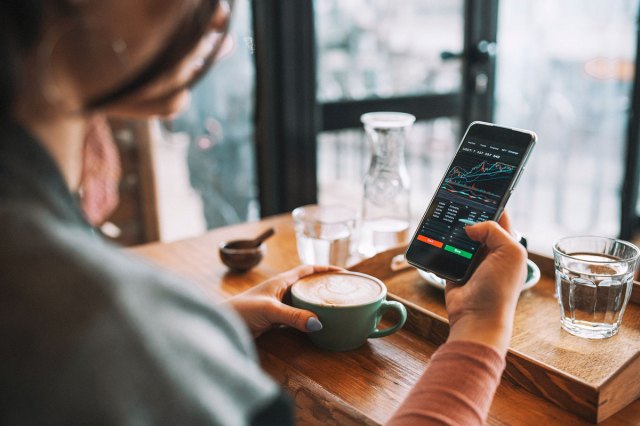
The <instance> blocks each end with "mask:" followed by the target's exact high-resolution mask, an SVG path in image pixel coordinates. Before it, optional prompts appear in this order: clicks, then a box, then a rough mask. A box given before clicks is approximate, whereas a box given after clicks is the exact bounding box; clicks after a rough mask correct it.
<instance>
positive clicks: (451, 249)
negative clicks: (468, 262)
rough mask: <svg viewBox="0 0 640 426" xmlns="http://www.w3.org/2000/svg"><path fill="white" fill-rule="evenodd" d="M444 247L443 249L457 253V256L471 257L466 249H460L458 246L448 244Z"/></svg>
mask: <svg viewBox="0 0 640 426" xmlns="http://www.w3.org/2000/svg"><path fill="white" fill-rule="evenodd" d="M444 249H445V251H448V252H451V253H453V254H457V255H458V256H462V257H466V258H467V259H471V258H472V257H473V254H472V253H469V252H468V251H464V250H460V249H459V248H456V247H453V246H450V245H448V244H447V245H446V246H444Z"/></svg>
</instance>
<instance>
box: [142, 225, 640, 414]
mask: <svg viewBox="0 0 640 426" xmlns="http://www.w3.org/2000/svg"><path fill="white" fill-rule="evenodd" d="M269 226H273V227H274V228H275V229H276V235H275V236H274V237H273V238H271V239H270V240H269V241H268V242H267V254H266V256H265V259H264V260H263V261H262V263H261V264H260V265H259V266H257V267H256V268H254V269H253V270H251V271H249V272H247V273H244V274H234V273H230V272H228V270H227V268H226V267H225V266H224V265H223V264H222V263H221V261H220V259H219V256H218V253H217V247H218V244H219V243H220V242H222V241H225V240H231V239H238V238H248V237H252V236H255V235H257V234H258V233H260V232H261V231H262V230H264V229H266V228H267V227H269ZM132 251H134V252H136V253H138V254H140V255H143V256H145V257H148V258H150V259H151V260H152V261H154V262H157V263H159V264H160V265H162V266H163V267H165V268H168V269H171V270H173V271H175V272H177V273H179V274H181V275H184V276H186V277H187V278H190V279H191V280H193V281H195V283H197V284H198V285H200V286H202V288H203V289H204V290H205V291H206V292H208V293H209V294H210V295H211V297H212V299H214V300H220V299H223V298H227V297H229V296H230V295H234V294H237V293H239V292H242V291H244V290H246V289H248V288H250V287H251V286H253V285H256V284H258V283H260V282H261V281H263V280H265V279H267V278H269V277H271V276H273V275H274V274H277V273H279V272H282V271H285V270H287V269H290V268H292V267H294V266H296V265H298V264H299V260H298V255H297V251H296V246H295V237H294V232H293V224H292V222H291V219H290V218H289V216H288V215H283V216H276V217H273V218H269V219H265V220H262V221H260V222H256V223H247V224H242V225H236V226H230V227H225V228H220V229H217V230H214V231H212V232H209V233H207V234H206V235H203V236H200V237H196V238H192V239H188V240H185V241H179V242H174V243H168V244H163V243H156V244H149V245H145V246H140V247H137V248H134V249H132ZM361 268H365V269H366V264H365V265H364V266H362V267H361ZM356 269H358V267H356ZM543 279H548V278H543ZM543 284H544V285H547V286H548V285H549V283H548V282H547V283H543V282H541V283H540V284H539V286H542V285H543ZM388 285H389V284H388ZM434 291H435V290H434ZM390 292H391V287H390ZM431 297H432V299H431V300H435V302H434V303H438V300H439V299H438V297H441V296H438V295H437V294H434V295H432V296H431ZM442 302H443V298H441V300H440V302H439V303H441V304H442ZM442 306H443V305H442ZM440 308H442V307H440ZM440 308H438V309H440ZM438 309H434V310H438ZM634 309H635V308H634ZM558 315H559V314H558ZM634 315H635V314H634ZM438 318H439V317H438V315H434V317H433V318H432V319H428V318H427V319H423V323H420V322H418V323H417V324H418V326H416V323H415V322H414V325H413V327H405V328H409V329H411V328H413V331H414V332H410V330H403V331H402V332H398V333H396V334H394V335H392V336H389V337H386V338H382V339H373V340H370V341H369V342H368V343H367V344H365V346H363V347H362V348H360V349H357V350H355V351H351V352H345V353H333V352H328V351H322V350H319V349H317V348H315V347H314V346H312V345H311V343H310V342H309V341H308V340H307V339H306V337H305V336H304V334H303V333H300V332H297V331H295V330H291V329H278V330H274V331H271V332H269V333H267V334H265V335H263V336H262V337H261V338H259V339H258V340H257V346H258V350H259V354H260V360H261V364H262V366H263V368H264V369H265V370H266V371H267V372H268V373H269V374H271V376H272V377H274V379H275V380H276V381H278V382H279V383H281V384H282V385H283V386H284V387H285V388H286V389H287V390H288V391H289V393H290V394H291V396H292V397H293V399H294V402H295V407H296V417H297V419H298V421H299V423H300V424H318V425H320V424H322V425H326V424H338V425H346V424H380V423H384V422H385V421H386V420H387V419H388V418H389V417H390V416H391V414H392V413H393V411H394V410H395V409H396V408H397V407H398V405H399V404H400V402H401V401H402V399H403V398H404V397H405V396H406V395H407V393H408V392H409V390H410V388H411V386H412V385H413V384H414V383H415V382H416V380H417V379H418V377H419V376H420V374H421V373H422V371H424V369H425V367H426V365H427V364H428V362H429V359H430V357H431V355H432V354H433V352H434V351H435V350H436V349H437V347H438V344H439V342H441V341H443V340H444V339H445V338H446V334H447V330H445V329H442V327H439V325H440V326H441V325H442V324H446V320H444V319H443V320H442V321H443V322H439V321H438ZM625 319H626V316H625ZM424 321H427V322H429V323H424ZM422 325H424V327H422V328H423V329H428V330H429V333H430V334H431V335H430V336H425V335H421V333H420V330H419V329H420V328H421V326H422ZM419 326H420V327H419ZM517 327H518V324H516V328H517ZM558 327H559V326H558ZM416 330H417V331H416ZM434 334H435V337H434ZM427 337H429V338H427ZM514 340H515V339H514ZM534 344H535V342H534ZM627 349H628V348H627ZM510 355H513V354H510ZM612 356H615V353H612ZM638 380H640V377H638ZM517 382H518V381H517V380H512V377H511V376H510V375H509V374H507V373H505V376H503V380H502V382H501V384H500V386H499V388H498V391H497V393H496V396H495V399H494V401H493V404H492V406H491V410H490V413H489V419H488V424H490V425H538V424H540V425H557V424H560V425H565V424H566V425H588V424H591V423H590V422H588V421H585V420H584V419H583V418H581V417H578V416H577V415H575V414H573V413H571V412H569V411H567V410H565V409H563V408H560V407H559V406H557V405H555V404H554V403H552V402H550V401H549V400H547V399H546V398H543V397H541V396H536V395H534V394H533V393H531V392H530V391H529V390H527V389H525V387H522V386H519V385H518V384H517ZM624 391H625V387H624V384H621V389H620V392H624ZM551 399H552V398H551ZM600 424H602V425H640V401H638V400H636V401H635V402H633V403H631V404H629V405H628V406H626V407H625V408H623V409H622V410H620V411H618V412H617V413H616V414H614V415H613V416H611V417H609V418H608V419H606V420H604V421H603V422H601V423H600Z"/></svg>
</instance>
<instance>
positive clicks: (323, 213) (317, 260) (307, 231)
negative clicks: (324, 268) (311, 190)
mask: <svg viewBox="0 0 640 426" xmlns="http://www.w3.org/2000/svg"><path fill="white" fill-rule="evenodd" d="M291 215H292V216H293V219H294V221H295V227H296V242H297V245H298V256H300V262H302V263H304V264H307V265H335V266H346V265H347V262H348V260H349V255H350V254H351V246H352V244H351V241H352V235H353V231H354V228H355V225H356V212H355V211H354V210H352V209H350V208H349V207H346V206H341V205H324V206H323V205H316V204H310V205H307V206H302V207H298V208H297V209H295V210H294V211H293V212H292V213H291Z"/></svg>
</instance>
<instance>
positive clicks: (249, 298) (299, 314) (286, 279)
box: [227, 265, 341, 337]
mask: <svg viewBox="0 0 640 426" xmlns="http://www.w3.org/2000/svg"><path fill="white" fill-rule="evenodd" d="M340 270H341V268H338V267H335V266H311V265H302V266H298V267H297V268H294V269H291V270H289V271H287V272H283V273H281V274H278V275H276V276H275V277H273V278H271V279H269V280H267V281H265V282H263V283H261V284H258V285H257V286H255V287H253V288H251V289H249V290H247V291H245V292H243V293H240V294H238V295H237V296H234V297H232V298H231V299H229V301H228V302H227V303H229V305H230V306H231V307H232V308H233V309H235V310H236V312H238V313H239V314H240V316H241V317H242V318H243V319H244V321H245V322H246V323H247V325H248V326H249V329H250V330H251V333H253V337H258V336H259V335H261V334H262V333H264V332H265V331H267V330H269V329H271V328H272V327H273V326H275V325H279V324H284V325H288V326H290V327H294V328H296V329H298V330H300V331H305V332H310V331H318V330H320V329H321V328H322V324H320V321H319V320H318V317H317V316H316V315H315V314H314V313H313V312H309V311H306V310H303V309H297V308H294V307H292V306H289V305H286V304H284V303H283V302H282V300H283V298H284V296H285V294H286V293H287V290H289V288H290V287H291V286H292V285H293V283H295V282H296V281H298V280H299V279H300V278H302V277H306V276H307V275H311V274H315V273H317V272H327V271H340Z"/></svg>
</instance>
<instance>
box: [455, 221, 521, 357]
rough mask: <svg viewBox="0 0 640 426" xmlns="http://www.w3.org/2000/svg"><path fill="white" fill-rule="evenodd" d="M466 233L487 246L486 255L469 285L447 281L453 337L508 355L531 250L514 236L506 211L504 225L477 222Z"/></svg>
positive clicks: (502, 223) (501, 223)
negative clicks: (489, 347)
mask: <svg viewBox="0 0 640 426" xmlns="http://www.w3.org/2000/svg"><path fill="white" fill-rule="evenodd" d="M466 232H467V235H468V236H469V237H470V238H471V239H472V240H475V241H478V242H480V243H483V244H484V245H485V249H486V255H485V258H484V259H483V260H482V261H481V262H480V265H478V268H477V269H476V270H475V272H474V273H473V275H472V276H471V278H470V279H469V281H468V282H467V283H466V284H464V285H456V284H453V283H447V289H446V303H447V312H448V313H449V325H450V333H449V340H450V341H453V340H465V341H473V342H478V343H483V344H486V345H489V346H492V347H494V348H495V349H497V350H498V351H499V352H500V353H501V354H502V355H504V354H506V351H507V348H508V346H509V340H510V339H511V332H512V329H513V318H514V314H515V308H516V304H517V302H518V296H519V295H520V290H521V288H522V285H523V283H524V280H525V276H526V259H527V252H526V250H525V249H524V247H522V246H521V245H520V244H519V243H518V242H517V241H516V240H515V239H514V238H513V237H512V235H511V226H510V223H509V218H508V216H507V215H506V213H505V214H504V215H503V216H502V218H501V219H500V224H498V223H496V222H493V221H487V222H482V223H477V224H475V225H473V226H468V227H466Z"/></svg>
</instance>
